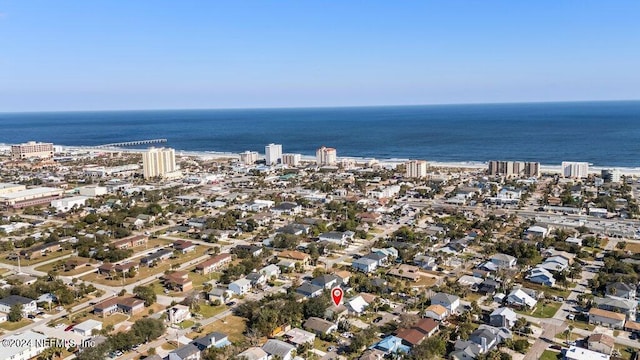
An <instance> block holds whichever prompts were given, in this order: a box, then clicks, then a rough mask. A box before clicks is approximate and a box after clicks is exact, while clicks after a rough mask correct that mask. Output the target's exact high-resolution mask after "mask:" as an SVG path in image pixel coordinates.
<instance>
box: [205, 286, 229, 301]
mask: <svg viewBox="0 0 640 360" xmlns="http://www.w3.org/2000/svg"><path fill="white" fill-rule="evenodd" d="M232 297H233V291H231V290H229V289H223V288H217V287H214V288H213V289H211V291H209V293H208V294H207V298H208V299H209V301H211V302H212V303H213V302H216V301H217V302H218V304H224V303H226V302H227V301H229V300H231V298H232Z"/></svg>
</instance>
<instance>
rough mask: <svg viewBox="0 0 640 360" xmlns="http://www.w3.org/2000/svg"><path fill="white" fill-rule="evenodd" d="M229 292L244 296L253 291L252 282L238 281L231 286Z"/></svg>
mask: <svg viewBox="0 0 640 360" xmlns="http://www.w3.org/2000/svg"><path fill="white" fill-rule="evenodd" d="M229 290H231V291H233V293H234V294H236V295H244V294H246V293H247V292H249V290H251V281H249V280H247V279H238V280H236V281H234V282H232V283H231V284H229Z"/></svg>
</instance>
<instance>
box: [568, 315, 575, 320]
mask: <svg viewBox="0 0 640 360" xmlns="http://www.w3.org/2000/svg"><path fill="white" fill-rule="evenodd" d="M567 319H569V320H575V319H576V316H575V315H574V314H569V315H567Z"/></svg>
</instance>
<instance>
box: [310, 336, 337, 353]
mask: <svg viewBox="0 0 640 360" xmlns="http://www.w3.org/2000/svg"><path fill="white" fill-rule="evenodd" d="M329 346H333V343H330V342H326V341H324V340H321V339H320V338H318V337H316V339H315V340H314V341H313V347H314V348H315V349H318V350H320V351H324V352H327V351H328V350H327V349H328V348H329Z"/></svg>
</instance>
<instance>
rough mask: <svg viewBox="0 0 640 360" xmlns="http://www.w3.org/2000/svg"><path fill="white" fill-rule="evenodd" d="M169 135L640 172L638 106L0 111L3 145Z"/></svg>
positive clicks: (174, 139) (247, 145)
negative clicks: (584, 164) (565, 163)
mask: <svg viewBox="0 0 640 360" xmlns="http://www.w3.org/2000/svg"><path fill="white" fill-rule="evenodd" d="M154 138H167V139H168V143H167V144H165V146H169V147H173V148H176V149H179V150H188V151H222V152H241V151H244V150H255V151H258V152H261V153H262V152H264V146H265V145H266V144H268V143H271V142H274V143H280V144H283V150H284V152H293V153H302V154H305V155H313V154H315V149H316V148H318V147H319V146H322V145H326V146H331V147H335V148H336V149H337V150H338V156H356V157H375V158H379V159H384V158H417V159H426V160H431V161H488V160H493V159H500V160H526V161H539V162H541V163H542V164H550V165H553V164H559V163H560V162H561V161H563V160H564V161H568V160H571V161H588V162H590V163H593V164H594V165H606V166H621V167H638V166H640V157H639V156H638V155H639V154H640V101H624V102H576V103H526V104H486V105H438V106H388V107H352V108H309V109H249V110H166V111H108V112H107V111H105V112H55V113H0V143H19V142H24V141H28V140H36V141H48V142H53V143H55V144H62V145H100V144H106V143H114V142H122V141H132V140H142V139H154Z"/></svg>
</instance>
